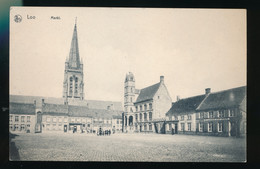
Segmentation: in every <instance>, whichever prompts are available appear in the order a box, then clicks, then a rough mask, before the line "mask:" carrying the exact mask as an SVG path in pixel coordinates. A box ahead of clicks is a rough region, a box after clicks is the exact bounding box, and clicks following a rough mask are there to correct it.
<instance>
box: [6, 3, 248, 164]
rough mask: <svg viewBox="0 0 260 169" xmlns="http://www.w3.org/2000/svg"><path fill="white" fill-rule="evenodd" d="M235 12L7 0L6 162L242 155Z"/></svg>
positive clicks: (241, 50) (241, 158) (241, 48)
mask: <svg viewBox="0 0 260 169" xmlns="http://www.w3.org/2000/svg"><path fill="white" fill-rule="evenodd" d="M28 10H29V11H31V15H32V16H35V19H30V20H23V19H22V18H24V17H25V16H26V15H27V12H28ZM55 11H57V14H55V16H58V17H59V19H55V20H54V19H53V18H51V16H53V15H54V14H53V12H55ZM18 13H19V14H18ZM245 14H246V13H245V10H199V9H198V10H174V9H146V10H141V9H121V8H117V9H114V10H112V9H106V8H80V9H79V8H68V9H67V8H66V9H65V8H58V7H57V8H39V9H38V8H26V7H24V8H22V7H12V10H11V13H10V17H11V18H14V20H12V22H10V34H11V39H10V51H11V52H10V95H9V134H10V140H9V143H10V156H9V159H10V160H11V161H129V162H246V160H247V159H246V149H247V148H246V137H247V85H246V48H245V44H246V39H245V35H246V29H245V25H246V17H245V16H246V15H245ZM93 16H94V17H93ZM191 16H192V17H194V18H192V17H191ZM17 18H20V19H19V20H18V19H17ZM40 18H42V19H40ZM151 18H152V19H151ZM173 18H175V19H173ZM231 21H232V23H233V24H230V22H231ZM46 25H48V27H45V26H46ZM191 27H193V28H192V29H190V28H191ZM104 28H105V29H104ZM238 28H240V29H238ZM29 30H33V31H29ZM173 30H174V31H173ZM185 30H186V31H185ZM126 32H127V33H126ZM198 35H200V36H198ZM36 37H37V38H36ZM25 38H26V39H28V40H27V41H24V42H23V43H21V39H25ZM180 42H182V43H180ZM223 44H225V45H223ZM25 49H26V50H25Z"/></svg>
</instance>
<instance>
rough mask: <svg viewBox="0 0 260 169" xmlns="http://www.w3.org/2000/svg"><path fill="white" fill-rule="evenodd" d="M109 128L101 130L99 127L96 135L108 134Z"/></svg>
mask: <svg viewBox="0 0 260 169" xmlns="http://www.w3.org/2000/svg"><path fill="white" fill-rule="evenodd" d="M110 134H111V130H102V129H101V128H100V129H99V131H98V132H97V135H98V136H110Z"/></svg>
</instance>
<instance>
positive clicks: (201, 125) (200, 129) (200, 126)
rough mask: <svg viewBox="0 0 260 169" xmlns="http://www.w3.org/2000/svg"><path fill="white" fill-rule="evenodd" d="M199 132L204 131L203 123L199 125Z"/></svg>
mask: <svg viewBox="0 0 260 169" xmlns="http://www.w3.org/2000/svg"><path fill="white" fill-rule="evenodd" d="M199 131H200V132H202V131H203V123H199Z"/></svg>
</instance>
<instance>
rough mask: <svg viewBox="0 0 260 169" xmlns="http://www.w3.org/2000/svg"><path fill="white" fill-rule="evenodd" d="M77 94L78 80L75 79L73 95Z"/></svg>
mask: <svg viewBox="0 0 260 169" xmlns="http://www.w3.org/2000/svg"><path fill="white" fill-rule="evenodd" d="M77 94H78V78H77V77H76V78H75V95H77Z"/></svg>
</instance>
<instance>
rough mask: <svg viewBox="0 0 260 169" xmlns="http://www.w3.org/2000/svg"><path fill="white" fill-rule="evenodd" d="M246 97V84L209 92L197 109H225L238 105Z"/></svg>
mask: <svg viewBox="0 0 260 169" xmlns="http://www.w3.org/2000/svg"><path fill="white" fill-rule="evenodd" d="M245 97H246V86H242V87H238V88H233V89H228V90H224V91H220V92H216V93H211V94H210V95H209V96H208V97H207V98H206V99H205V100H204V101H203V103H202V104H201V105H200V106H199V107H198V108H197V111H205V110H213V109H225V108H231V107H235V106H239V105H240V104H241V102H242V101H243V99H244V98H245Z"/></svg>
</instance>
